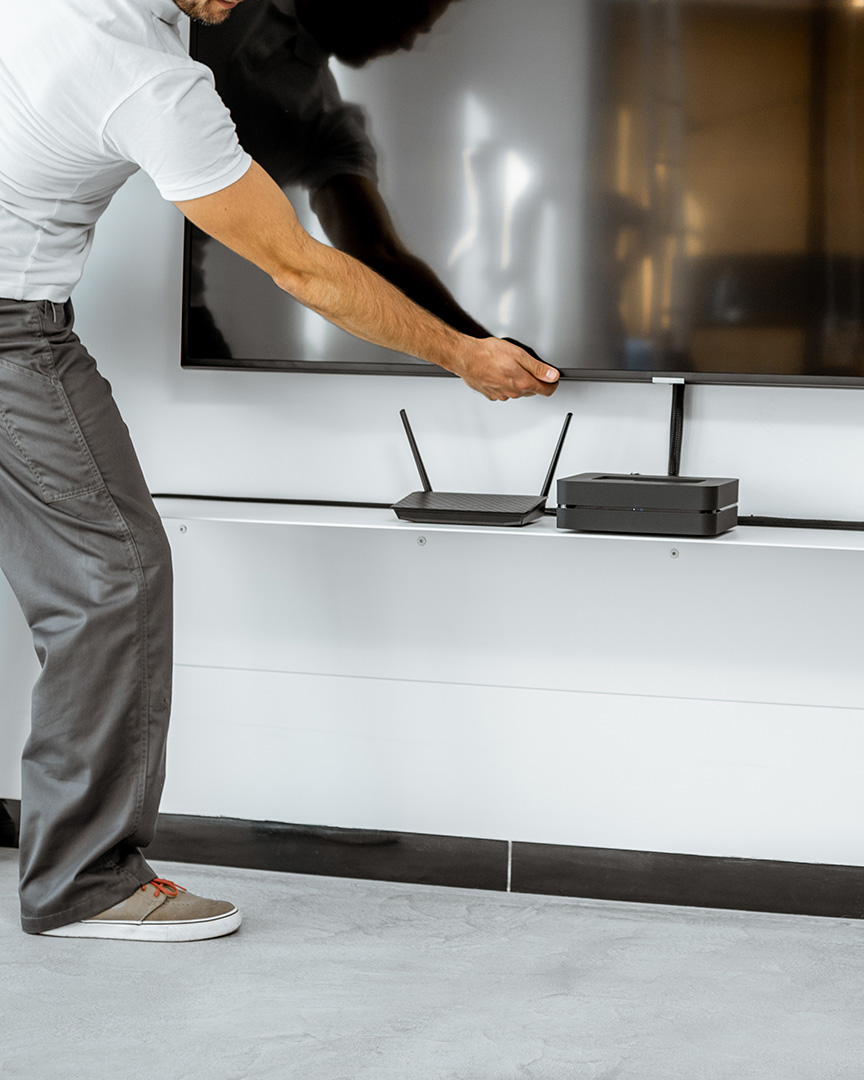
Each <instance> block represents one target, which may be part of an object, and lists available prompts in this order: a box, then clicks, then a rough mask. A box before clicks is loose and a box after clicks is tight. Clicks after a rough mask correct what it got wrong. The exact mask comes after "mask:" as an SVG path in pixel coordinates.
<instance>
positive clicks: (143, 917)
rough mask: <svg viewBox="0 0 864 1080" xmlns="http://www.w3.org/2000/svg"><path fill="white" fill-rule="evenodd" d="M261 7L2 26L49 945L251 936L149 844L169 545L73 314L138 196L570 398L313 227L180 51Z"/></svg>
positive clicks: (15, 518)
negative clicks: (127, 198)
mask: <svg viewBox="0 0 864 1080" xmlns="http://www.w3.org/2000/svg"><path fill="white" fill-rule="evenodd" d="M240 2H242V0H38V2H37V0H30V3H28V4H7V5H6V7H5V8H4V12H3V14H4V25H3V36H2V39H0V297H5V299H0V500H2V513H0V565H2V569H3V572H4V574H5V575H6V577H7V578H8V580H9V582H10V584H11V586H12V588H13V590H14V592H15V594H16V596H17V598H18V600H19V602H20V603H21V606H22V609H23V611H24V613H25V615H26V617H27V620H28V623H29V625H30V627H31V630H32V633H33V640H34V644H35V647H36V650H37V653H38V656H39V659H40V662H41V664H42V672H41V674H40V677H39V679H38V681H37V685H36V687H35V689H34V693H33V719H32V731H31V735H30V737H29V739H28V741H27V745H26V747H25V751H24V760H23V767H22V814H21V851H20V859H21V883H20V896H21V919H22V927H23V929H24V930H25V931H27V932H28V933H44V934H52V935H59V936H80V937H115V938H132V939H139V940H155V941H172V940H193V939H199V938H207V937H216V936H219V935H224V934H227V933H231V932H232V931H233V930H236V929H237V927H238V926H239V925H240V914H239V912H238V911H237V909H236V907H235V906H234V905H233V904H232V903H230V902H227V901H211V900H205V899H202V898H199V897H195V896H192V895H191V894H189V893H186V892H185V891H184V890H182V889H181V888H180V887H179V886H175V885H174V884H173V883H171V882H167V881H163V880H162V879H159V878H157V877H155V875H154V873H153V870H152V869H151V868H150V867H149V866H148V865H147V863H146V861H145V860H144V857H143V856H142V854H141V851H140V848H141V847H144V846H146V845H147V844H148V843H149V841H150V840H151V839H152V836H153V832H154V829H155V824H156V814H157V809H158V804H159V798H160V794H161V790H162V784H163V779H164V767H165V737H166V732H167V724H168V712H169V704H170V686H171V622H172V619H171V563H170V552H169V548H168V543H167V540H166V537H165V534H164V531H163V529H162V526H161V522H160V521H159V518H158V515H157V513H156V510H155V507H154V506H153V503H152V500H151V499H150V495H149V493H148V490H147V486H146V483H145V481H144V477H143V476H142V474H141V470H140V466H139V464H138V461H137V459H136V457H135V453H134V450H133V448H132V445H131V443H130V441H129V436H128V432H127V431H126V428H125V425H124V424H123V422H122V420H121V418H120V416H119V414H118V412H117V409H116V406H115V405H114V402H113V400H112V398H111V393H110V388H109V387H108V384H107V383H106V382H105V381H104V380H103V379H102V378H101V376H100V375H99V374H98V372H97V371H96V367H95V364H94V362H93V360H92V358H91V357H90V356H89V354H88V353H87V352H86V350H85V349H84V348H83V346H82V345H81V343H80V341H79V340H78V338H77V337H76V336H75V334H74V332H73V330H72V320H73V315H72V308H71V305H70V303H69V295H70V293H71V291H72V289H73V287H74V285H75V284H76V283H77V281H78V279H79V278H80V276H81V273H82V271H83V267H84V262H85V260H86V257H87V253H88V251H89V248H90V244H91V240H92V234H93V228H94V226H95V224H96V221H97V220H98V218H99V216H100V215H101V213H102V212H103V211H104V209H105V207H106V206H107V205H108V203H109V201H110V199H111V197H112V196H113V194H114V193H115V192H116V191H117V189H118V188H119V187H120V186H121V185H122V184H123V183H124V182H125V180H126V179H128V177H129V176H130V175H132V174H133V173H134V172H135V171H137V169H139V168H142V169H144V170H145V171H146V172H147V173H149V175H150V176H151V177H152V178H153V180H154V182H155V183H156V185H157V187H158V188H159V190H160V192H161V193H162V195H163V196H164V197H165V198H166V199H169V200H170V201H173V202H174V203H175V204H176V205H177V206H178V207H179V208H180V209H181V210H182V212H183V213H184V214H186V216H187V217H188V218H189V219H190V220H191V221H193V222H194V223H195V224H196V225H198V227H199V228H201V229H202V230H203V231H204V232H206V233H208V234H209V235H211V236H213V237H214V238H215V239H217V240H220V241H221V242H222V243H224V244H226V245H227V246H229V247H230V248H232V249H233V250H234V251H236V252H238V253H239V254H241V255H243V256H245V257H246V258H248V259H250V260H251V261H252V262H254V263H255V264H256V265H258V266H259V267H261V268H262V269H263V270H265V271H266V272H267V273H268V274H270V276H271V277H272V278H273V280H274V281H275V282H276V283H277V284H278V285H279V286H280V287H282V288H283V289H285V290H286V291H287V292H289V293H291V294H292V295H293V296H295V297H296V298H297V299H298V300H300V301H301V302H302V303H304V304H306V305H307V306H309V307H311V308H312V309H313V310H315V311H317V312H319V313H320V314H322V315H324V316H325V317H326V318H328V319H330V320H331V321H333V322H334V323H336V324H337V325H338V326H341V327H342V328H344V329H346V330H348V331H350V332H352V333H354V334H356V335H357V336H359V337H363V338H365V339H367V340H370V341H373V342H377V343H379V344H381V345H383V346H385V347H387V348H391V349H396V350H399V351H402V352H406V353H409V354H411V355H414V356H418V357H421V358H423V359H426V360H429V361H431V362H432V363H436V364H439V365H440V366H442V367H444V368H446V369H447V370H449V371H452V372H455V373H456V374H457V375H460V376H461V377H462V378H463V380H464V381H465V382H466V383H467V384H468V385H469V386H471V387H472V388H474V389H476V390H478V391H479V392H480V393H482V394H484V395H485V396H486V397H487V398H489V399H491V400H506V399H508V398H514V397H521V396H525V395H529V394H538V393H539V394H546V395H548V394H550V393H551V392H552V391H553V390H554V388H555V380H556V379H557V372H555V371H554V370H553V369H551V368H549V367H548V366H547V365H545V364H543V363H541V362H539V361H537V360H535V359H533V358H532V357H530V356H529V355H527V354H526V353H525V352H523V351H522V350H520V349H519V348H517V347H516V346H515V345H512V344H509V343H507V342H503V341H499V340H496V339H494V338H485V339H475V338H470V337H466V336H464V335H462V334H460V333H459V332H458V331H456V330H454V329H453V328H451V327H449V326H447V325H446V324H445V323H443V322H441V321H440V320H439V319H438V318H436V317H435V316H433V315H432V314H430V313H429V312H426V311H425V310H423V309H422V308H420V307H418V306H416V305H415V304H414V303H412V302H411V301H409V300H408V299H407V298H406V297H405V296H404V295H403V294H402V293H401V292H400V291H399V290H398V289H396V288H395V287H393V286H392V285H390V284H389V283H387V282H385V281H383V280H382V279H381V278H379V277H378V276H377V275H376V274H375V273H374V272H372V271H371V270H369V269H368V268H367V267H365V266H363V265H362V264H361V263H359V262H356V261H355V260H354V259H353V258H351V257H350V256H348V255H345V254H343V253H341V252H339V251H335V250H333V249H331V248H328V247H326V246H323V245H321V244H318V243H316V242H315V241H313V240H312V239H311V237H309V236H308V235H307V234H306V233H305V232H304V231H303V230H302V228H301V227H300V226H299V224H298V222H297V218H296V215H295V214H294V211H293V208H292V207H291V205H290V203H289V202H288V200H287V199H286V198H285V196H284V195H283V193H282V191H281V190H280V188H279V187H278V186H277V185H276V184H275V183H274V182H273V181H272V180H271V179H270V177H269V176H268V175H267V174H266V173H265V172H264V170H263V169H262V168H261V167H260V166H258V165H257V164H256V163H255V162H254V161H252V159H251V158H250V157H249V155H248V154H247V153H246V152H245V151H244V150H243V149H242V148H241V147H240V145H239V143H238V142H237V138H236V134H235V132H234V128H233V125H232V123H231V121H230V118H229V115H228V113H227V110H226V109H225V107H224V106H223V104H222V102H221V101H220V99H219V97H218V95H217V94H216V92H215V90H214V88H213V84H212V76H210V74H209V72H208V71H207V70H206V69H205V68H203V67H202V66H201V65H198V64H195V63H194V62H193V61H192V60H190V58H189V57H188V55H187V54H186V52H185V50H184V49H183V46H182V44H181V40H180V37H179V32H178V25H177V24H178V22H179V19H180V18H181V12H184V13H185V14H187V15H189V16H192V17H193V18H200V19H202V20H204V21H206V22H211V23H220V22H222V21H224V20H225V19H226V18H227V17H228V16H229V15H230V13H231V11H232V10H233V8H235V7H236V6H237V5H238V3H240ZM131 266H134V255H133V258H132V259H131V260H130V267H131ZM130 272H134V270H131V271H130Z"/></svg>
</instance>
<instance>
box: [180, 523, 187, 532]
mask: <svg viewBox="0 0 864 1080" xmlns="http://www.w3.org/2000/svg"><path fill="white" fill-rule="evenodd" d="M180 532H181V533H185V532H186V526H185V525H181V526H180Z"/></svg>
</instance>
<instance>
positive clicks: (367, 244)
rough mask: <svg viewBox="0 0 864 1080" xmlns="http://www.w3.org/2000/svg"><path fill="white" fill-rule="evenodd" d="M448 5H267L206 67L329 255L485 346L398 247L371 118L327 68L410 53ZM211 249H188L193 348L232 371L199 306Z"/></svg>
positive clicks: (200, 240) (441, 1)
mask: <svg viewBox="0 0 864 1080" xmlns="http://www.w3.org/2000/svg"><path fill="white" fill-rule="evenodd" d="M455 2H461V0H366V2H364V3H362V4H361V3H357V0H263V2H262V3H259V4H257V5H255V6H254V7H253V6H252V5H249V7H250V8H252V11H251V12H250V13H249V16H248V17H247V18H246V20H245V23H244V24H243V25H242V26H241V33H240V34H238V35H236V36H235V38H234V41H233V43H232V44H233V47H232V48H230V49H229V50H228V51H226V52H225V54H224V58H223V60H222V62H221V63H215V64H213V65H212V66H213V69H214V76H215V78H216V84H217V89H218V91H219V93H220V96H221V97H222V100H223V101H224V102H225V104H226V105H227V106H228V108H229V110H230V111H231V115H232V118H233V120H234V123H235V124H236V127H237V133H238V136H239V139H240V142H241V144H242V145H243V147H244V148H245V149H246V150H247V151H248V152H249V153H250V154H251V155H252V157H253V158H255V160H256V161H257V162H258V163H259V164H260V165H261V166H262V167H263V168H264V169H266V171H267V172H268V173H269V174H270V176H271V177H272V178H273V179H274V180H275V181H276V183H277V184H279V186H280V187H282V188H283V189H284V188H288V187H292V186H300V187H302V188H305V189H306V190H307V191H308V192H309V200H310V205H311V207H312V210H313V211H314V212H315V214H316V216H317V217H318V220H319V221H320V223H321V226H322V228H323V230H324V232H325V234H326V236H327V238H328V239H329V240H330V242H331V243H332V244H333V245H334V247H336V248H338V249H339V250H341V251H344V252H346V253H347V254H349V255H352V256H353V257H355V258H356V259H359V260H360V261H361V262H363V263H365V264H366V265H367V266H369V267H370V268H371V269H373V270H375V271H376V272H377V273H378V274H380V275H381V276H382V277H384V278H386V279H387V280H388V281H390V282H391V283H392V284H393V285H395V286H397V287H398V288H399V289H400V290H401V291H402V292H404V293H405V294H406V295H407V296H409V297H410V298H411V299H412V300H414V301H415V302H416V303H418V304H420V305H421V306H422V307H424V308H426V309H427V310H429V311H431V312H433V313H434V314H436V315H438V316H439V317H440V318H441V319H443V320H444V321H445V322H447V323H449V325H451V326H453V327H454V328H455V329H457V330H459V331H460V332H462V333H464V334H468V335H471V336H473V337H488V336H490V331H489V330H488V329H487V328H486V327H485V326H484V325H483V324H482V323H481V322H479V321H478V320H477V319H476V318H475V317H474V316H473V315H471V314H469V312H467V311H466V310H465V309H464V308H463V307H462V306H461V305H460V304H459V302H458V301H457V300H456V298H455V297H454V296H453V295H452V293H451V292H450V290H449V289H448V288H447V286H446V285H445V284H444V283H443V281H442V280H441V279H440V277H439V276H438V275H437V274H436V272H435V271H434V270H433V269H432V268H431V266H429V265H428V264H427V263H426V262H425V261H424V260H423V259H422V258H421V257H420V256H419V255H417V254H415V253H414V252H412V251H411V250H409V248H408V247H407V246H406V244H405V243H404V242H403V240H402V238H401V237H400V235H399V233H398V231H397V228H396V226H395V225H394V222H393V217H392V215H391V213H390V211H389V209H388V207H387V204H386V203H385V200H384V198H383V197H382V194H381V191H380V189H379V185H378V173H377V155H376V151H375V147H374V144H373V141H372V138H371V135H370V132H369V129H368V124H367V117H366V114H365V112H364V110H363V109H362V108H360V107H359V106H358V105H355V104H352V103H350V102H346V101H343V99H342V96H341V93H340V91H339V88H338V86H337V83H336V79H335V78H334V76H333V73H332V72H331V70H330V66H329V63H330V59H331V57H335V58H336V59H337V60H339V61H341V62H342V63H344V64H346V65H348V66H349V67H353V68H360V67H364V66H365V65H367V64H369V63H371V62H373V61H375V60H377V59H379V58H381V57H384V56H389V55H391V54H393V53H396V52H400V51H402V52H408V51H410V50H411V49H413V48H414V46H415V44H416V43H417V41H418V40H419V39H420V38H421V36H422V35H425V34H429V33H431V32H432V31H433V29H434V27H435V25H436V23H437V22H438V20H439V19H440V18H441V16H442V15H443V14H444V13H445V12H446V11H447V9H448V8H449V7H450V5H451V4H452V3H455ZM207 243H208V239H207V238H206V237H204V236H203V235H200V234H199V235H198V236H197V237H196V243H195V245H194V246H193V257H192V260H191V274H190V301H191V302H190V309H189V315H188V317H189V333H190V339H192V340H194V341H195V345H196V351H198V352H199V353H201V354H204V355H207V356H208V357H210V358H212V359H231V349H230V346H229V345H228V342H227V341H226V340H225V338H224V336H223V335H222V333H221V332H220V330H219V328H218V325H217V323H216V321H215V319H214V315H213V312H212V311H211V310H210V308H209V307H208V306H207V303H206V301H205V292H206V289H205V269H204V263H205V259H204V255H205V251H206V245H207Z"/></svg>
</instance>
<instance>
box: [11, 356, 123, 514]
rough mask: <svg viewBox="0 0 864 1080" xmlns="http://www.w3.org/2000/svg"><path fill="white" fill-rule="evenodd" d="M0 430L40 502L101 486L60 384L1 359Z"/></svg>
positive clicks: (63, 497)
mask: <svg viewBox="0 0 864 1080" xmlns="http://www.w3.org/2000/svg"><path fill="white" fill-rule="evenodd" d="M0 424H2V429H5V433H6V435H7V436H8V439H9V443H11V447H8V448H9V449H11V450H12V452H13V453H14V454H15V455H16V456H17V458H18V459H19V460H20V461H21V462H23V463H24V464H25V465H26V467H27V469H28V470H29V472H30V474H31V475H32V477H33V480H34V481H35V483H36V486H37V488H38V490H39V494H40V496H41V498H42V499H43V501H45V502H56V501H57V500H58V499H69V498H73V497H74V496H76V495H85V494H87V493H89V492H91V491H96V490H98V489H99V488H101V487H102V486H103V484H102V477H101V476H100V474H99V470H98V469H97V468H96V465H95V463H94V461H93V458H92V456H91V454H90V451H89V450H88V448H87V444H86V443H85V441H84V437H83V435H82V434H81V429H80V428H79V426H78V421H77V420H76V419H75V415H74V413H73V412H72V408H71V406H70V405H69V402H68V400H67V397H66V393H65V391H64V389H63V385H62V383H61V382H60V380H59V379H56V378H51V377H50V376H48V375H45V374H43V373H41V372H36V371H33V370H30V369H27V368H24V367H22V366H20V365H18V364H15V363H13V362H10V361H8V360H5V359H0Z"/></svg>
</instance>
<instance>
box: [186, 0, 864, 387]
mask: <svg viewBox="0 0 864 1080" xmlns="http://www.w3.org/2000/svg"><path fill="white" fill-rule="evenodd" d="M325 6H326V5H325ZM440 6H443V7H445V8H446V10H445V11H444V13H443V14H442V15H441V16H440V18H439V19H438V21H437V22H435V24H434V26H432V27H431V29H430V30H429V32H428V33H424V34H422V35H421V36H420V37H419V38H418V39H417V42H416V44H415V45H414V47H413V48H410V49H402V50H400V51H397V52H395V53H393V54H391V55H385V56H381V57H379V58H376V59H373V60H371V61H370V62H368V63H366V64H365V65H363V66H360V67H354V66H350V65H349V64H344V63H341V62H339V61H336V60H333V59H331V60H330V62H329V71H330V72H331V73H332V78H333V79H334V80H335V90H336V92H337V93H338V97H339V100H340V102H341V104H338V105H336V106H334V105H333V98H332V94H333V87H331V88H330V91H329V93H330V97H329V98H327V95H326V94H325V95H324V98H323V99H322V97H321V93H320V80H321V79H322V78H323V79H325V80H327V79H330V78H331V75H328V74H326V72H322V50H321V49H320V48H319V46H318V44H314V45H313V46H309V44H308V41H306V43H305V45H304V46H303V47H301V48H298V47H297V46H296V40H295V37H292V33H293V31H292V26H293V25H294V24H293V23H292V0H260V2H259V3H254V4H253V3H244V4H242V5H240V6H239V7H238V8H237V9H236V10H235V11H234V12H233V14H232V16H231V18H230V19H228V20H226V22H225V23H224V24H222V25H221V26H219V27H205V26H194V27H193V33H192V39H191V50H192V53H193V55H194V56H195V57H196V58H197V59H198V60H200V61H202V62H203V63H205V64H207V65H208V66H210V67H211V68H212V69H213V70H214V73H215V75H216V79H217V86H218V87H219V89H220V92H221V93H222V95H223V98H224V99H225V100H226V102H227V103H228V105H229V107H230V108H231V110H232V115H233V116H234V119H235V122H236V123H237V127H238V132H239V135H240V139H241V142H243V143H244V145H246V146H247V149H249V150H250V152H251V153H253V156H255V157H256V158H257V159H258V160H260V161H261V163H262V164H263V165H264V167H265V168H267V169H268V171H269V172H270V173H271V175H273V176H274V178H275V179H277V181H278V182H279V183H280V184H281V185H282V186H283V188H284V189H285V191H286V192H287V194H288V195H289V197H290V198H291V200H292V202H293V203H294V206H295V208H296V209H297V212H298V214H299V216H300V219H301V221H302V222H303V224H304V225H305V226H306V227H307V228H308V229H309V231H310V232H312V234H313V235H315V236H317V237H318V238H319V239H326V236H325V233H324V231H323V229H322V225H321V223H320V222H319V220H318V218H317V217H316V215H315V213H313V211H312V209H311V206H310V195H312V196H313V201H314V192H315V191H316V190H317V186H316V185H320V184H321V183H322V179H321V177H322V176H325V177H331V178H332V176H334V175H338V174H339V171H340V169H341V170H343V171H344V172H346V173H351V174H352V175H353V174H357V173H363V174H366V180H367V181H369V182H371V181H370V180H369V176H370V175H371V173H370V170H373V169H374V175H376V176H377V181H376V183H377V188H378V191H379V192H380V195H381V197H382V198H383V201H384V204H385V205H386V208H387V210H388V212H389V215H390V217H391V219H392V221H393V223H394V224H395V228H396V229H397V231H398V234H399V236H400V237H401V240H402V242H403V244H404V246H405V248H406V249H407V250H409V251H410V252H411V253H412V254H413V255H415V256H417V257H418V258H420V259H422V260H423V261H424V263H425V264H426V265H427V266H429V267H430V268H431V269H432V271H433V272H434V274H435V275H437V277H438V279H439V280H440V281H441V282H442V283H443V285H444V286H446V288H447V289H448V290H449V292H450V293H451V294H452V295H453V296H454V297H455V298H456V300H457V301H458V303H459V304H460V305H461V307H462V308H463V309H464V310H465V311H467V312H468V313H469V314H470V315H471V316H472V317H473V318H474V319H475V320H476V321H477V322H478V323H479V324H480V325H481V326H482V327H484V328H485V329H488V331H489V332H490V333H494V334H496V335H500V336H511V337H514V338H517V339H519V340H520V341H523V342H526V343H527V344H529V345H530V346H532V347H533V348H534V349H535V350H536V351H537V352H538V353H539V354H540V355H541V356H542V357H543V358H544V359H546V360H547V361H549V362H550V363H552V364H554V365H555V366H556V367H558V368H559V369H560V370H561V372H562V375H563V377H564V378H568V379H570V378H572V379H604V380H650V379H652V378H655V377H664V378H665V377H677V378H682V377H683V378H684V379H685V380H686V381H688V382H702V383H756V384H784V383H785V384H795V383H798V384H804V385H807V384H810V385H831V386H864V0H737V2H736V0H530V2H526V0H454V2H452V3H451V4H450V5H449V7H448V6H446V5H444V4H440V3H439V7H440ZM358 7H362V5H358ZM313 40H314V39H313ZM304 50H305V51H304ZM323 64H324V65H326V58H325V60H324V61H323ZM316 95H317V97H316ZM322 100H323V101H324V104H322ZM327 101H329V102H330V104H329V105H328V104H327ZM328 110H329V111H328ZM343 114H344V115H343ZM352 140H353V141H352ZM340 155H341V156H340ZM323 182H328V181H327V180H325V181H323ZM184 277H185V290H184V335H183V356H182V363H183V365H184V366H185V367H187V368H211V369H212V368H231V369H257V370H278V371H320V372H350V373H372V374H383V373H392V374H398V375H406V374H410V375H444V374H446V373H444V372H442V371H440V369H438V368H436V367H434V366H432V365H430V364H427V363H425V362H423V361H421V360H417V359H414V358H411V357H406V356H403V355H399V354H396V353H392V352H389V351H388V350H385V349H381V348H378V347H376V346H372V345H369V344H367V343H365V342H362V341H358V340H357V339H355V338H353V337H351V336H350V335H348V334H346V333H344V332H343V331H341V330H338V329H336V328H335V327H333V326H331V325H330V324H329V323H327V322H326V321H325V320H323V319H322V318H320V317H319V316H317V315H315V314H314V313H312V312H310V311H308V310H306V309H305V308H303V307H302V306H301V305H299V304H298V303H296V302H295V301H294V300H293V299H292V298H291V297H289V296H287V295H286V294H284V293H282V292H281V291H280V290H279V289H278V288H277V287H276V286H275V285H274V284H273V283H272V282H271V281H270V280H269V278H267V276H266V275H265V274H263V273H262V272H261V271H259V270H257V269H256V268H255V267H254V266H252V265H250V264H248V263H246V262H244V261H243V260H242V259H241V258H239V257H238V256H236V255H234V254H232V253H231V252H230V251H227V250H226V249H224V248H222V247H221V246H220V245H218V244H216V243H215V242H213V241H211V240H209V238H207V237H205V236H204V235H203V234H201V233H200V232H198V231H197V230H195V229H193V228H191V227H188V228H187V235H186V243H185V258H184Z"/></svg>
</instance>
